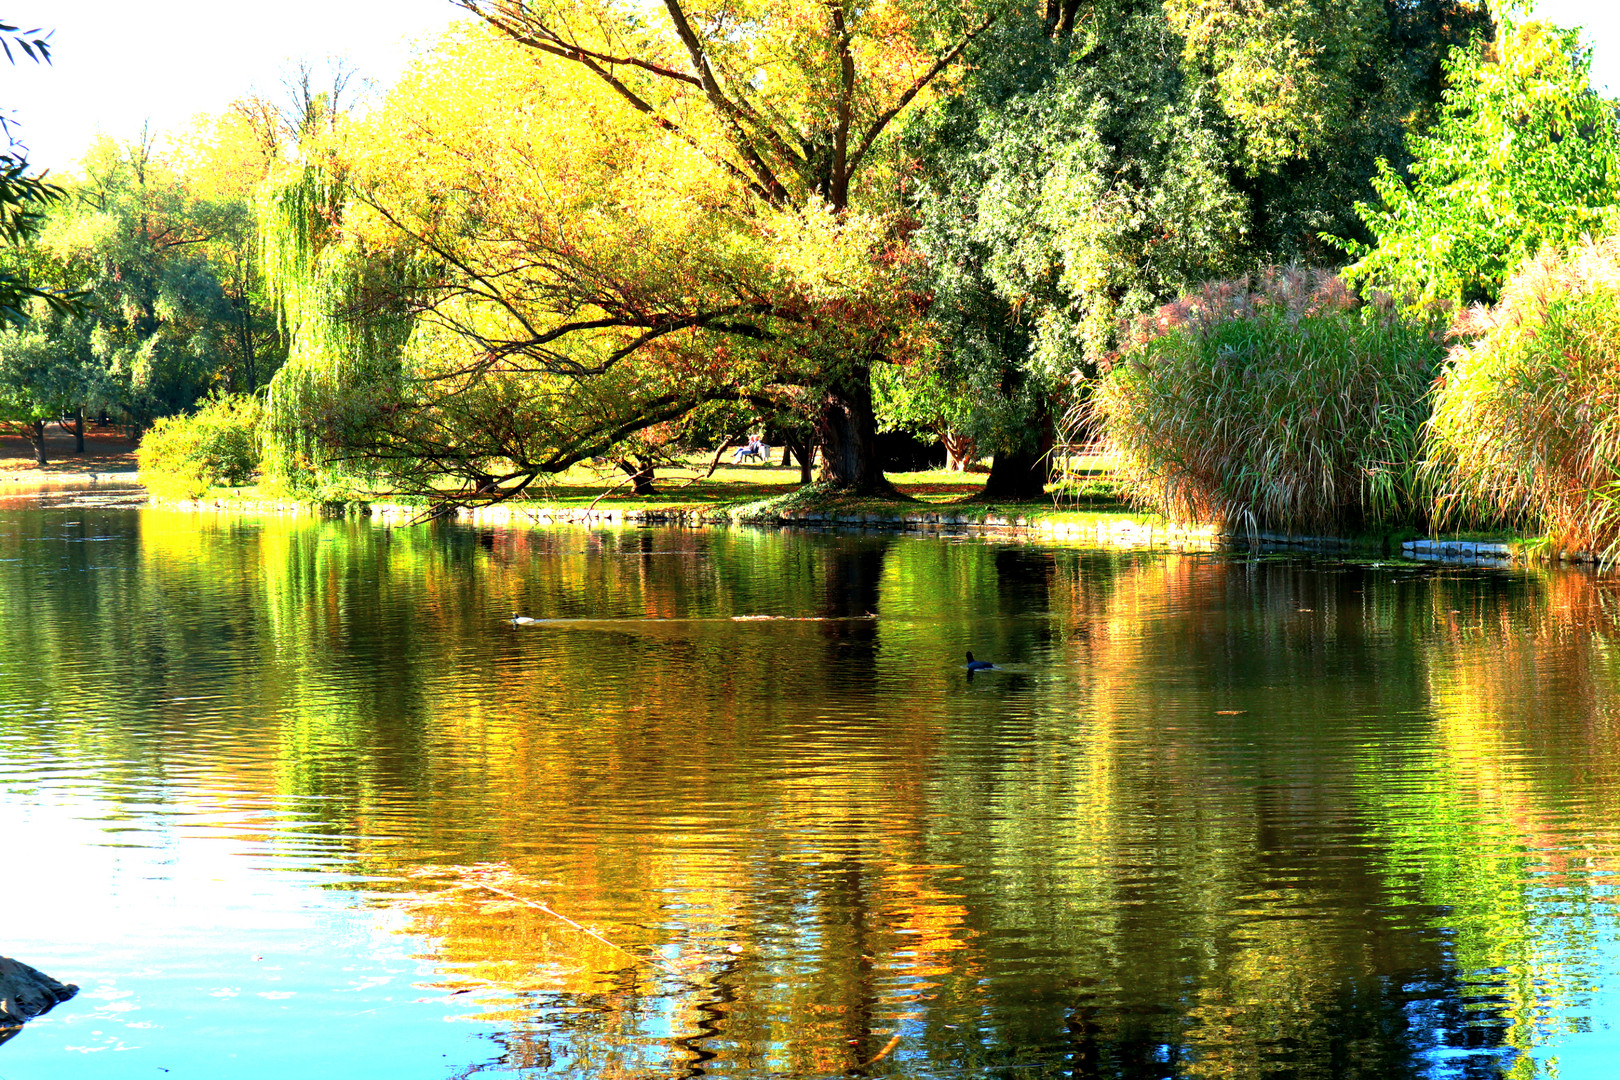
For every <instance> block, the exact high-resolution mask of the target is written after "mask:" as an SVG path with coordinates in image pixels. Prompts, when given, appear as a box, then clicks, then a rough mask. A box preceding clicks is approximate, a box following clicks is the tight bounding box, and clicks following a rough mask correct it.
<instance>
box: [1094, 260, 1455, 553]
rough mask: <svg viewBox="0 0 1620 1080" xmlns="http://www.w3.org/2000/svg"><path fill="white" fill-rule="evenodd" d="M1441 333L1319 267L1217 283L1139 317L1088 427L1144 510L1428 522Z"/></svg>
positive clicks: (1245, 518)
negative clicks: (1425, 460) (1427, 473)
mask: <svg viewBox="0 0 1620 1080" xmlns="http://www.w3.org/2000/svg"><path fill="white" fill-rule="evenodd" d="M1442 353H1443V347H1442V345H1441V342H1440V339H1439V335H1438V333H1437V332H1436V328H1435V327H1433V326H1431V325H1425V324H1421V323H1418V322H1414V321H1412V320H1410V319H1408V318H1405V317H1402V316H1401V315H1399V314H1398V313H1396V312H1395V311H1394V310H1393V309H1391V308H1388V307H1381V308H1374V307H1364V306H1362V305H1361V304H1359V303H1358V301H1357V300H1356V298H1355V296H1354V295H1353V294H1352V293H1351V292H1350V290H1349V289H1348V288H1346V286H1345V285H1344V283H1343V282H1342V281H1341V280H1340V279H1339V278H1337V277H1335V276H1333V275H1332V274H1328V273H1325V272H1322V271H1311V270H1299V269H1285V270H1278V269H1273V270H1268V271H1266V272H1265V273H1264V274H1262V275H1261V276H1260V278H1259V280H1258V281H1251V279H1249V278H1243V279H1241V280H1238V281H1235V282H1222V283H1217V284H1213V285H1209V286H1206V287H1205V288H1204V289H1203V290H1202V291H1201V292H1198V293H1195V294H1192V295H1190V296H1186V297H1183V298H1182V299H1181V300H1178V301H1177V302H1175V303H1173V304H1167V305H1165V306H1164V307H1162V308H1160V309H1159V310H1158V312H1156V313H1155V314H1153V315H1150V316H1145V317H1143V318H1142V319H1140V320H1138V322H1137V324H1136V326H1135V327H1133V328H1132V329H1131V330H1130V331H1129V332H1128V334H1127V345H1126V346H1125V348H1124V349H1122V350H1121V352H1120V354H1119V355H1118V356H1116V357H1115V358H1114V360H1113V362H1112V363H1111V364H1110V366H1109V370H1108V371H1106V372H1105V373H1104V374H1103V376H1102V377H1101V378H1100V379H1099V381H1098V384H1097V387H1096V390H1095V393H1094V395H1093V397H1092V401H1091V402H1090V405H1089V409H1090V412H1089V419H1090V422H1091V423H1092V424H1094V425H1097V426H1100V427H1101V429H1102V433H1104V434H1106V436H1107V437H1108V439H1109V441H1110V442H1112V443H1113V445H1114V448H1115V450H1116V451H1117V453H1118V455H1119V471H1118V477H1117V479H1118V482H1119V486H1120V490H1121V492H1122V494H1124V495H1125V497H1126V498H1127V499H1129V500H1130V501H1131V502H1132V503H1134V504H1136V505H1138V506H1142V507H1145V508H1150V509H1154V510H1157V511H1159V512H1160V513H1163V514H1164V515H1165V516H1167V517H1170V518H1172V519H1174V520H1178V521H1200V522H1209V523H1213V524H1217V525H1221V526H1224V527H1227V528H1235V529H1254V528H1277V529H1288V530H1329V529H1343V528H1356V527H1361V526H1364V525H1367V524H1373V523H1379V522H1386V521H1390V520H1392V519H1399V518H1402V517H1406V516H1409V515H1414V514H1416V513H1419V512H1421V508H1422V507H1423V506H1424V505H1425V504H1424V501H1423V500H1422V499H1420V498H1419V497H1418V491H1417V488H1416V479H1417V461H1418V448H1419V434H1420V430H1421V426H1422V423H1423V421H1424V418H1425V411H1424V402H1423V399H1424V395H1425V393H1426V391H1427V390H1428V387H1429V384H1430V381H1431V379H1432V378H1433V376H1434V373H1435V369H1436V367H1437V366H1438V364H1439V362H1440V359H1441V356H1442Z"/></svg>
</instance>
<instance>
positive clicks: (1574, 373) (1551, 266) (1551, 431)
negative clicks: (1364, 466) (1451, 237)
mask: <svg viewBox="0 0 1620 1080" xmlns="http://www.w3.org/2000/svg"><path fill="white" fill-rule="evenodd" d="M1453 336H1455V337H1458V338H1463V339H1464V340H1463V341H1462V342H1460V343H1459V344H1457V345H1456V346H1455V347H1454V348H1453V349H1452V350H1451V353H1450V355H1449V356H1448V357H1447V360H1446V364H1445V368H1444V371H1443V374H1442V376H1441V381H1440V385H1439V388H1438V390H1437V392H1436V395H1435V403H1434V416H1433V418H1432V419H1431V420H1430V421H1429V426H1428V433H1427V435H1428V442H1427V456H1428V461H1427V463H1426V468H1427V469H1428V470H1429V471H1430V472H1431V473H1432V474H1433V477H1434V484H1435V491H1436V498H1437V506H1438V508H1439V510H1440V511H1442V516H1443V517H1446V518H1450V519H1452V520H1457V521H1468V520H1473V521H1481V520H1483V521H1492V522H1496V523H1500V524H1504V525H1512V526H1524V525H1529V526H1532V527H1534V528H1537V529H1540V530H1542V531H1544V532H1545V533H1546V534H1547V536H1548V537H1549V538H1550V539H1551V540H1552V541H1553V542H1554V543H1555V544H1556V545H1558V546H1560V547H1566V548H1579V549H1584V550H1588V551H1593V552H1597V553H1600V554H1602V555H1604V557H1605V558H1606V560H1607V561H1613V559H1614V556H1615V553H1616V546H1617V544H1620V513H1617V510H1616V507H1617V499H1620V239H1615V238H1611V239H1607V240H1603V241H1601V242H1593V241H1591V240H1590V239H1589V240H1587V241H1586V242H1585V243H1583V244H1581V245H1579V246H1577V247H1575V248H1574V249H1573V250H1571V251H1570V252H1569V253H1568V254H1559V253H1556V252H1544V253H1543V254H1542V255H1540V256H1538V257H1536V258H1533V259H1530V260H1527V261H1526V262H1525V263H1523V264H1522V265H1521V266H1520V267H1519V268H1518V270H1517V271H1516V272H1515V273H1514V275H1513V276H1512V278H1511V279H1510V280H1509V281H1508V284H1507V286H1506V288H1504V289H1503V291H1502V299H1501V301H1500V302H1499V303H1497V304H1496V305H1495V306H1494V307H1483V306H1476V307H1474V308H1471V309H1469V310H1468V311H1467V312H1465V313H1464V314H1463V316H1462V317H1461V318H1459V319H1458V321H1457V325H1456V327H1455V328H1454V330H1453Z"/></svg>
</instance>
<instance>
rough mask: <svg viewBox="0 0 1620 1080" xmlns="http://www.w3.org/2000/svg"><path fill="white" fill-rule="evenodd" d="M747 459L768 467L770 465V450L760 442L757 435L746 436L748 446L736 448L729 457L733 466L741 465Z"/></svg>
mask: <svg viewBox="0 0 1620 1080" xmlns="http://www.w3.org/2000/svg"><path fill="white" fill-rule="evenodd" d="M748 458H753V459H754V460H755V461H758V462H761V463H763V464H765V465H769V464H770V463H771V448H770V447H768V446H766V445H765V444H764V443H762V442H760V441H759V436H758V435H750V436H748V445H747V446H739V447H737V452H736V453H734V454H732V455H731V461H732V464H734V465H741V464H742V463H743V461H744V460H746V459H748Z"/></svg>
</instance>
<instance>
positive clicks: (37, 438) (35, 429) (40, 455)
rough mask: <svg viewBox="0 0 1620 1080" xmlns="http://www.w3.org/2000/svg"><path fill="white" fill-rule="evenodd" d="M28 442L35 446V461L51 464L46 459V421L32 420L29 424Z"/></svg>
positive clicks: (41, 463)
mask: <svg viewBox="0 0 1620 1080" xmlns="http://www.w3.org/2000/svg"><path fill="white" fill-rule="evenodd" d="M27 431H28V443H29V445H30V446H32V447H33V448H34V461H35V462H37V463H38V464H40V465H49V464H50V462H49V461H46V460H45V421H43V420H31V421H29V423H28V424H27Z"/></svg>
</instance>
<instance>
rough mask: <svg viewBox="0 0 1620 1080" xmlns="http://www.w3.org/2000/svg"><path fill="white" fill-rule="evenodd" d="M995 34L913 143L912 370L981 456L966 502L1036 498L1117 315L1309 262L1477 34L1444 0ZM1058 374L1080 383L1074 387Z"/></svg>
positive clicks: (1163, 10)
mask: <svg viewBox="0 0 1620 1080" xmlns="http://www.w3.org/2000/svg"><path fill="white" fill-rule="evenodd" d="M1022 14H1023V17H1022V18H1018V17H1008V18H1004V19H1003V20H1001V22H1000V23H999V24H998V25H997V26H996V27H995V28H994V29H993V31H992V32H991V35H989V36H987V38H986V42H985V45H984V47H983V48H982V49H981V51H980V52H979V54H978V59H979V63H978V64H977V66H976V68H975V70H974V71H973V73H972V75H971V77H969V78H968V79H967V80H966V81H965V83H964V85H963V87H962V89H961V92H960V93H957V94H954V95H952V96H950V97H949V98H944V99H941V100H940V101H939V102H938V104H937V105H936V106H935V107H934V108H932V109H931V110H929V111H928V112H927V113H925V114H923V115H921V116H920V117H919V122H918V123H917V124H915V125H914V126H913V131H912V135H913V138H914V139H915V141H916V145H917V148H918V154H919V156H920V157H921V158H922V159H923V160H924V161H925V168H924V170H923V173H922V182H921V183H920V184H918V185H917V188H916V192H917V209H918V216H919V219H920V222H921V228H920V229H919V230H918V232H917V233H916V234H914V236H913V243H914V244H915V246H916V247H918V248H919V249H920V250H921V251H923V252H924V253H925V254H926V256H927V260H926V268H927V272H926V277H927V282H928V289H929V292H930V294H931V295H932V297H933V299H934V302H933V306H932V308H931V318H932V324H933V328H934V333H933V335H932V340H933V343H934V345H933V348H932V350H931V351H930V355H929V358H928V362H927V363H926V364H925V365H923V368H924V371H925V373H926V375H927V376H928V377H929V378H931V379H934V380H943V381H945V382H947V383H951V384H953V385H955V386H956V387H957V388H958V392H959V393H960V394H962V395H963V396H964V397H965V398H966V399H967V400H968V401H969V403H970V405H971V407H970V408H968V409H966V410H965V412H966V414H967V415H968V416H969V418H970V419H969V421H968V424H967V427H968V430H967V431H966V432H964V434H967V435H970V436H973V437H975V439H976V441H977V443H978V445H979V446H980V448H982V449H986V450H994V451H996V453H997V458H996V462H995V466H994V467H993V469H992V473H991V479H990V482H989V484H988V485H987V493H988V494H990V495H991V496H993V497H1004V496H1008V495H1015V496H1030V495H1038V493H1039V492H1040V491H1041V489H1042V485H1043V483H1044V481H1045V471H1046V470H1045V461H1046V460H1047V459H1046V457H1045V454H1044V451H1045V450H1046V449H1047V448H1048V447H1049V446H1050V443H1051V439H1052V434H1053V432H1052V426H1051V419H1052V416H1053V414H1054V412H1055V411H1057V407H1058V406H1059V405H1060V404H1061V401H1058V402H1055V401H1054V397H1055V396H1058V397H1060V396H1061V395H1064V394H1069V395H1071V396H1072V395H1074V394H1076V393H1083V392H1084V386H1085V380H1084V376H1087V375H1090V374H1093V373H1095V371H1096V369H1097V365H1098V364H1099V362H1102V361H1103V360H1105V358H1106V357H1107V356H1108V355H1109V353H1110V352H1111V350H1113V349H1114V348H1115V346H1116V344H1117V329H1118V327H1119V326H1120V325H1121V324H1122V323H1123V322H1124V321H1125V320H1127V319H1129V318H1131V317H1133V316H1136V315H1139V314H1141V313H1143V312H1145V311H1148V310H1151V309H1152V308H1153V307H1155V306H1156V305H1158V304H1161V303H1164V302H1166V301H1168V300H1170V299H1172V298H1174V297H1175V296H1177V295H1179V294H1180V293H1182V292H1185V291H1187V290H1188V289H1191V288H1193V287H1196V286H1197V285H1198V284H1200V283H1201V282H1203V281H1206V280H1210V279H1212V278H1217V277H1221V276H1229V275H1237V274H1241V273H1243V272H1244V271H1246V270H1250V269H1253V268H1256V267H1259V266H1263V265H1265V264H1266V263H1268V262H1287V261H1291V260H1306V261H1317V260H1321V259H1323V257H1324V256H1325V255H1328V254H1330V252H1331V249H1330V248H1328V247H1327V245H1325V244H1324V242H1323V241H1322V240H1321V239H1320V234H1321V233H1323V232H1329V233H1333V234H1335V235H1364V234H1363V233H1361V232H1360V229H1361V226H1360V222H1359V220H1358V219H1357V218H1356V216H1355V214H1354V210H1353V207H1354V205H1355V203H1356V201H1357V200H1358V199H1366V198H1369V197H1370V196H1371V194H1372V191H1373V186H1372V179H1373V177H1374V175H1375V174H1376V172H1377V169H1378V162H1379V161H1380V159H1384V160H1387V161H1389V162H1391V163H1392V164H1391V166H1390V167H1391V168H1392V169H1393V170H1396V171H1398V170H1400V169H1401V168H1402V167H1404V166H1405V164H1406V163H1407V162H1409V161H1410V160H1411V159H1410V157H1409V156H1408V155H1407V154H1406V152H1405V144H1404V142H1403V139H1404V137H1405V136H1406V134H1407V132H1408V131H1409V130H1413V129H1417V130H1421V129H1423V128H1424V127H1425V125H1427V124H1428V123H1430V122H1431V121H1432V120H1433V118H1434V116H1435V114H1436V110H1437V105H1438V103H1439V102H1440V99H1441V92H1442V88H1443V85H1444V83H1443V69H1442V61H1443V59H1444V57H1445V56H1446V55H1447V51H1448V50H1449V49H1450V48H1452V47H1453V46H1456V45H1459V44H1463V43H1465V42H1467V41H1468V40H1469V37H1470V35H1473V34H1483V33H1485V32H1486V31H1488V29H1489V22H1488V19H1487V16H1486V13H1485V11H1484V9H1483V6H1482V5H1480V4H1475V3H1468V2H1462V0H1297V2H1294V3H1288V4H1272V3H1264V2H1262V0H1090V2H1087V3H1080V4H1074V3H1064V4H1060V5H1058V6H1057V10H1056V17H1053V13H1052V12H1051V11H1047V12H1043V13H1041V14H1042V15H1044V17H1039V16H1037V14H1036V13H1035V12H1033V11H1029V12H1023V13H1022ZM1077 376H1079V377H1080V378H1077Z"/></svg>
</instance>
